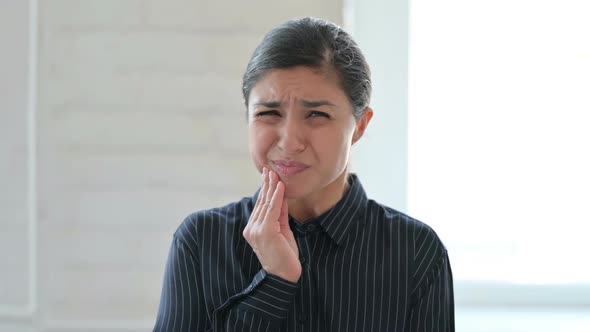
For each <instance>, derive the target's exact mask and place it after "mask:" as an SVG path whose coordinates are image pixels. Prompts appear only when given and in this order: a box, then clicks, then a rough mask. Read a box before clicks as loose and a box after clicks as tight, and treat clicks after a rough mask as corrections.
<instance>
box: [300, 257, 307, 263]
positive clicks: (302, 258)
mask: <svg viewBox="0 0 590 332" xmlns="http://www.w3.org/2000/svg"><path fill="white" fill-rule="evenodd" d="M299 261H300V262H301V264H305V263H306V262H307V259H306V258H305V256H299Z"/></svg>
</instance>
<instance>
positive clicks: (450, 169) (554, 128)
mask: <svg viewBox="0 0 590 332" xmlns="http://www.w3.org/2000/svg"><path fill="white" fill-rule="evenodd" d="M410 31H411V33H410V57H409V59H410V69H409V77H410V83H409V111H408V118H409V127H408V130H409V136H408V140H409V148H408V151H409V156H408V169H409V175H408V176H409V177H408V210H407V211H408V213H409V214H410V215H412V216H415V217H417V218H418V219H421V220H424V221H426V222H427V223H428V224H430V225H431V226H432V227H433V228H434V229H435V230H436V231H437V233H438V234H439V235H440V236H441V238H442V239H443V241H444V242H445V244H446V245H447V247H448V249H449V251H450V257H451V260H452V262H451V263H452V265H453V272H454V275H455V279H456V280H461V281H477V282H509V283H517V284H521V283H522V284H569V283H585V284H588V283H590V263H588V262H589V258H588V255H589V254H590V245H589V243H590V240H589V236H590V235H589V234H590V2H589V1H587V0H560V1H538V0H535V1H533V0H528V1H527V0H496V1H481V0H449V1H434V0H412V1H411V10H410Z"/></svg>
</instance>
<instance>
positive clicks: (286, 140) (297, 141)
mask: <svg viewBox="0 0 590 332" xmlns="http://www.w3.org/2000/svg"><path fill="white" fill-rule="evenodd" d="M304 130H305V128H303V124H299V123H298V122H297V120H295V119H292V118H291V119H289V118H287V119H285V121H283V125H282V126H281V129H280V130H279V142H278V147H279V149H281V150H282V151H283V152H285V153H287V154H295V153H299V152H301V151H303V150H305V132H304Z"/></svg>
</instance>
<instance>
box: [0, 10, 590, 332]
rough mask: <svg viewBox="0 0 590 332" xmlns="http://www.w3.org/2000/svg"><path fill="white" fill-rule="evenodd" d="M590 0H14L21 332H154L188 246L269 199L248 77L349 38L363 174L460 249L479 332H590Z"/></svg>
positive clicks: (14, 255)
mask: <svg viewBox="0 0 590 332" xmlns="http://www.w3.org/2000/svg"><path fill="white" fill-rule="evenodd" d="M589 15H590V5H589V3H588V1H586V0H560V1H556V0H553V1H549V0H548V1H530V0H510V1H508V0H496V1H493V2H491V1H483V0H449V1H433V0H394V1H377V0H362V1H361V0H326V1H311V0H298V1H294V0H288V1H270V0H256V1H247V2H246V1H230V0H217V1H213V0H174V1H170V0H168V1H165V0H92V1H90V0H87V1H80V0H45V1H40V0H22V1H21V0H0V50H1V57H0V331H7V332H25V331H56V332H57V331H105V332H107V331H108V332H111V331H112V332H115V331H149V330H151V328H152V326H153V322H154V320H155V315H156V311H157V306H158V302H159V296H160V290H161V283H162V277H163V272H164V264H165V260H166V256H167V252H168V247H169V245H170V241H171V238H172V233H173V232H174V230H175V229H176V227H177V226H178V225H179V223H180V222H181V221H182V219H183V218H184V217H185V216H186V215H188V214H189V213H191V212H193V211H196V210H200V209H205V208H210V207H214V206H220V205H223V204H225V203H228V202H230V201H235V200H237V199H239V198H241V197H243V196H249V195H251V194H252V193H254V191H255V190H256V189H257V186H258V175H257V173H256V171H255V169H254V167H253V166H252V165H251V162H250V159H249V156H248V147H247V136H246V119H245V115H244V106H243V100H242V96H241V90H240V89H241V75H242V73H243V70H244V68H245V66H246V63H247V61H248V60H249V57H250V55H251V54H252V52H253V50H254V48H255V47H256V45H257V44H258V43H259V42H260V41H261V39H262V37H263V36H264V34H265V33H266V32H268V31H269V30H270V29H271V28H272V27H274V26H276V25H278V24H280V23H282V22H284V21H286V20H287V19H290V18H296V17H303V16H316V17H321V18H325V19H328V20H330V21H333V22H335V23H337V24H339V25H342V26H343V27H344V28H345V29H347V30H348V31H349V32H350V33H351V34H352V35H353V36H354V37H355V39H356V40H357V42H358V43H359V44H360V46H361V48H362V49H363V51H364V52H365V54H366V56H367V59H368V61H369V63H370V65H371V68H372V71H373V81H374V94H373V100H372V106H373V108H374V110H375V117H374V119H373V121H372V123H371V126H370V127H369V130H368V132H367V135H366V136H365V137H364V138H363V139H362V140H361V142H360V143H359V144H358V145H357V146H356V147H355V150H354V152H353V161H352V163H353V169H354V171H355V172H357V173H358V174H359V175H360V178H361V179H362V181H363V184H364V186H365V189H366V190H367V191H368V193H369V196H371V197H372V198H374V199H376V200H378V201H380V202H382V203H384V204H387V205H390V206H392V207H393V208H395V209H398V210H400V211H403V212H407V213H409V214H410V215H412V216H414V217H416V218H418V219H420V220H422V221H424V222H426V223H427V224H429V225H431V226H432V227H433V228H434V229H435V230H436V231H437V233H438V234H439V236H440V237H441V238H442V240H443V241H444V243H445V244H446V245H447V247H448V249H449V255H450V258H451V263H452V267H453V271H454V276H455V287H456V290H455V291H456V311H457V314H456V324H457V331H466V332H470V331H473V332H476V331H481V332H483V331H486V332H492V331H494V332H508V331H511V332H521V331H522V332H524V331H536V332H539V331H541V332H543V331H547V332H548V331H568V332H572V331H574V332H577V331H586V332H587V331H590V263H588V262H589V261H590V259H589V258H588V256H589V254H590V245H589V244H588V233H589V231H590V226H589V224H590V176H589V170H590V153H589V152H588V151H590V146H589V145H590V130H588V128H589V126H590V115H589V114H590V38H589V37H588V36H590V20H588V17H589Z"/></svg>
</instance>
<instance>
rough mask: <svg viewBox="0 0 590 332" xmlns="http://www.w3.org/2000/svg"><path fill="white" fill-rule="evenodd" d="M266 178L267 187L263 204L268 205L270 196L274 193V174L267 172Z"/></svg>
mask: <svg viewBox="0 0 590 332" xmlns="http://www.w3.org/2000/svg"><path fill="white" fill-rule="evenodd" d="M267 178H268V187H267V191H266V196H265V198H266V199H265V200H264V201H263V202H266V203H270V200H271V199H272V194H273V192H274V191H275V186H276V184H275V182H276V180H275V174H274V172H273V171H271V170H268V175H267Z"/></svg>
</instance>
